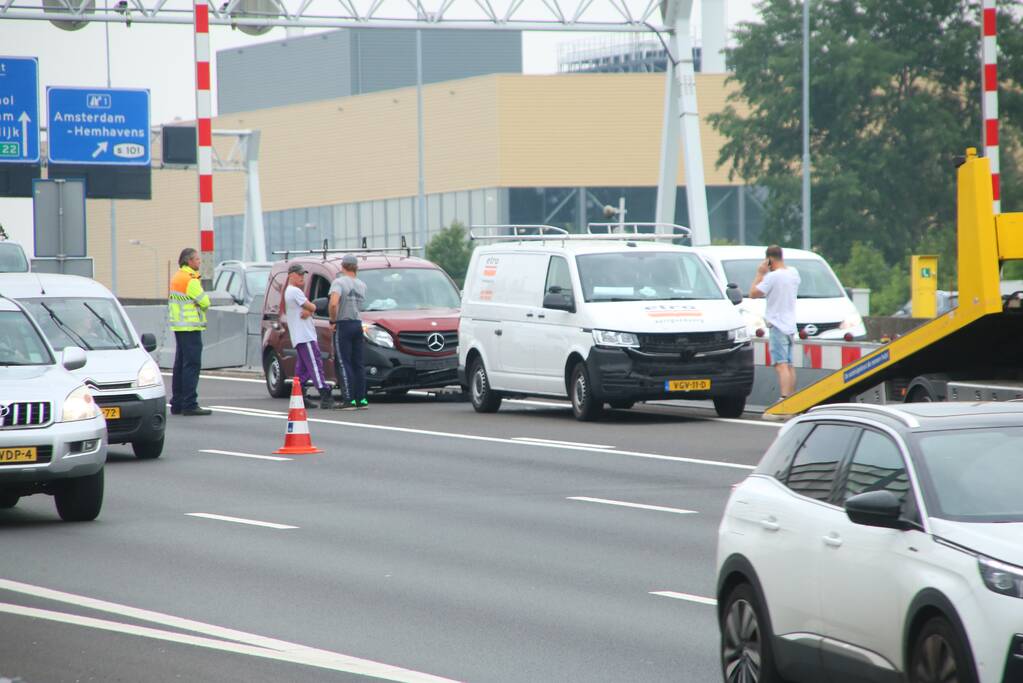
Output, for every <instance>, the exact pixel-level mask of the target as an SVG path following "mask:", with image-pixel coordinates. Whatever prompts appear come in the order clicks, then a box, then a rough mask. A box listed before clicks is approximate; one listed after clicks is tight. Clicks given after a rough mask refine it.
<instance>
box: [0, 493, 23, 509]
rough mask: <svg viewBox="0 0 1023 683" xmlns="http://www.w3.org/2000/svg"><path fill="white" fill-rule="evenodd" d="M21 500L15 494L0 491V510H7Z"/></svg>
mask: <svg viewBox="0 0 1023 683" xmlns="http://www.w3.org/2000/svg"><path fill="white" fill-rule="evenodd" d="M19 500H21V496H19V495H18V494H17V493H10V492H8V491H0V510H7V509H10V508H12V507H14V506H15V505H17V504H18V501H19Z"/></svg>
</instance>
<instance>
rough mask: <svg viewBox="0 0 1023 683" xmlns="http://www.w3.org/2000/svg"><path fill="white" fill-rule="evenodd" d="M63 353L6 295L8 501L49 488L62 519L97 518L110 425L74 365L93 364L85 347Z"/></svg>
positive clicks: (0, 337) (2, 434)
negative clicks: (87, 358)
mask: <svg viewBox="0 0 1023 683" xmlns="http://www.w3.org/2000/svg"><path fill="white" fill-rule="evenodd" d="M58 355H59V358H55V357H54V352H53V350H52V349H51V348H50V346H49V345H48V344H47V343H46V340H45V339H44V338H43V335H42V332H41V331H40V330H39V328H38V327H37V326H36V324H35V322H34V321H33V320H32V318H31V317H30V316H29V315H28V314H27V313H26V312H25V311H24V310H23V309H22V308H21V307H20V306H19V305H18V304H17V303H15V302H14V301H12V300H11V299H6V298H4V297H2V296H0V509H3V508H11V507H14V506H15V505H17V504H18V500H19V499H20V498H21V497H22V496H27V495H29V494H32V493H47V494H50V495H52V496H53V497H54V498H55V499H56V502H57V512H58V513H59V514H60V517H61V519H63V520H66V521H76V522H78V521H89V520H92V519H95V518H96V516H97V515H99V511H100V508H101V507H102V505H103V465H104V464H105V463H106V460H107V426H106V422H105V421H104V419H103V413H101V412H100V409H99V407H98V406H97V405H96V401H94V400H93V398H92V394H91V393H89V389H88V388H87V387H86V386H85V384H83V383H82V380H80V379H78V378H76V377H75V376H74V375H73V374H71V372H69V371H70V370H77V369H78V368H80V367H82V366H84V365H85V364H86V357H85V352H84V351H83V350H82V349H80V348H78V347H68V348H65V349H64V350H63V351H62V352H60V353H59V354H58ZM0 519H2V517H0Z"/></svg>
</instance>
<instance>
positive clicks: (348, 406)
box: [340, 401, 359, 410]
mask: <svg viewBox="0 0 1023 683" xmlns="http://www.w3.org/2000/svg"><path fill="white" fill-rule="evenodd" d="M340 406H341V410H355V409H357V408H358V407H359V405H358V404H357V403H356V402H355V401H349V402H348V403H345V402H344V401H342V402H341V404H340Z"/></svg>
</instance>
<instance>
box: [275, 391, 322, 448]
mask: <svg viewBox="0 0 1023 683" xmlns="http://www.w3.org/2000/svg"><path fill="white" fill-rule="evenodd" d="M307 420H308V418H306V414H305V401H304V400H303V399H302V382H301V381H299V379H298V378H297V377H296V378H295V379H294V380H293V381H292V382H291V405H290V406H289V408H288V431H287V432H285V433H284V445H283V446H281V447H280V448H279V449H277V450H276V451H274V453H275V454H281V455H306V454H309V453H322V452H323V451H321V450H320V449H319V448H317V447H316V446H314V445H313V441H312V439H310V438H309V422H308V421H307Z"/></svg>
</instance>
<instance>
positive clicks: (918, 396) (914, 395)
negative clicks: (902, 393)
mask: <svg viewBox="0 0 1023 683" xmlns="http://www.w3.org/2000/svg"><path fill="white" fill-rule="evenodd" d="M933 402H934V397H933V396H931V392H930V391H928V390H927V388H926V387H916V388H915V389H913V391H911V392H909V396H907V397H906V403H933Z"/></svg>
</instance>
